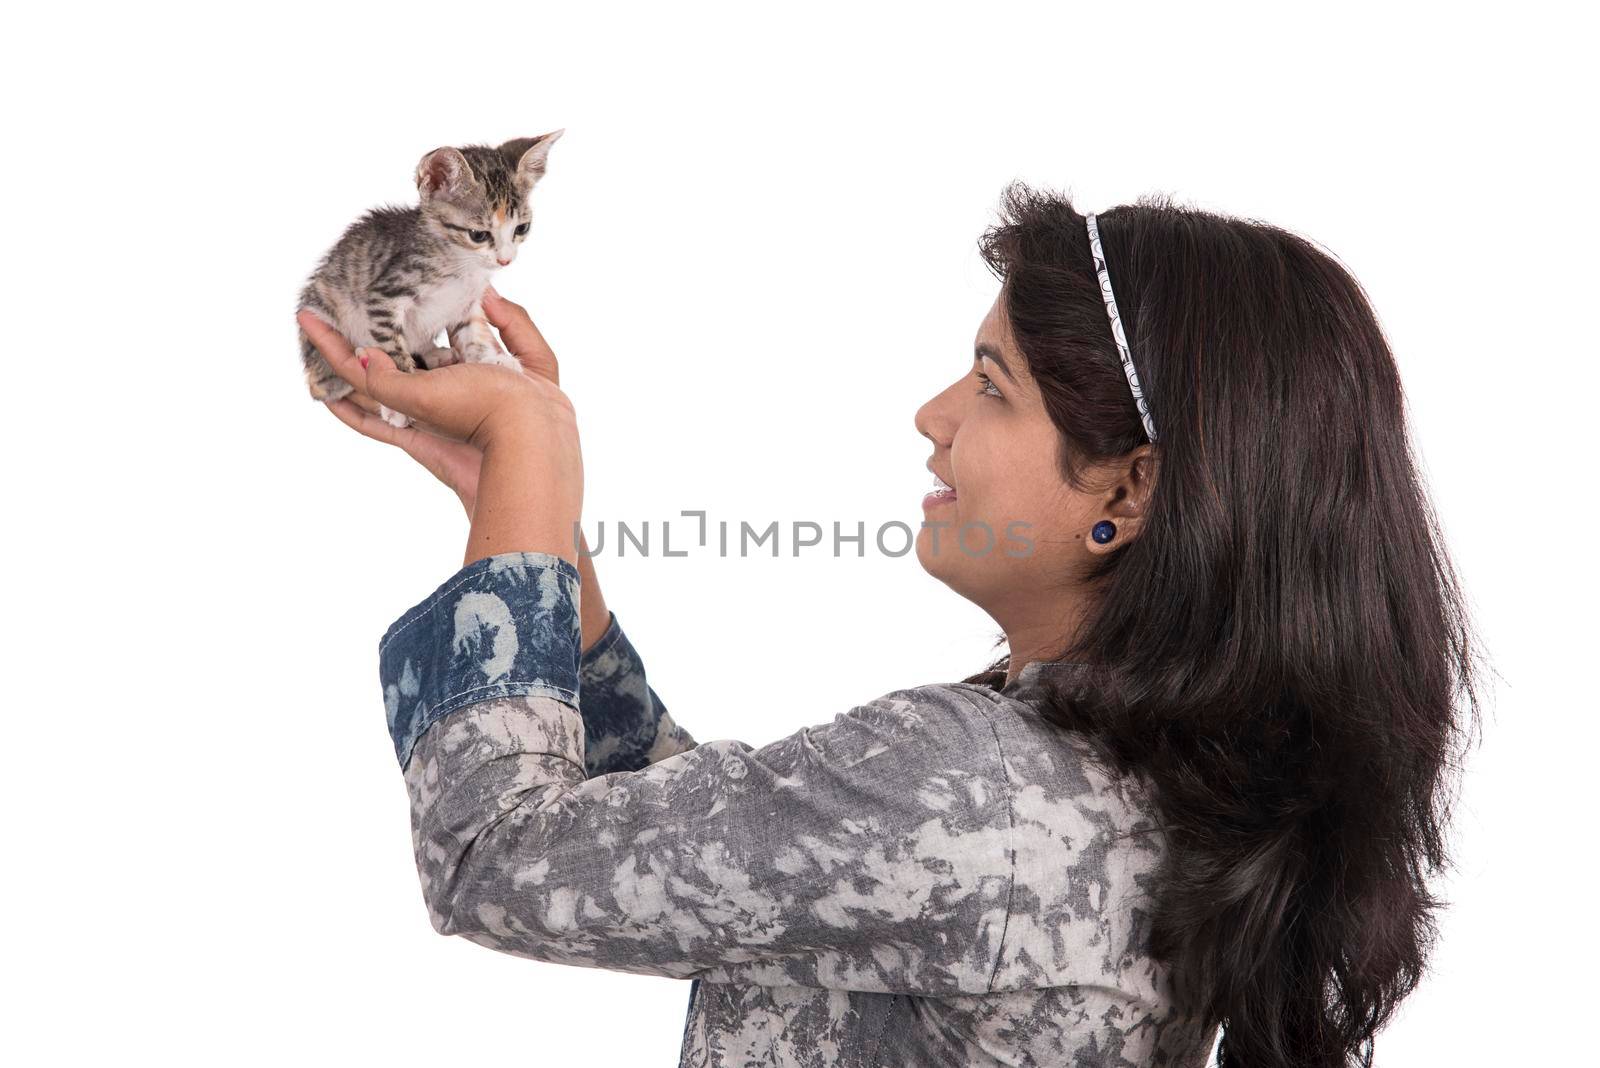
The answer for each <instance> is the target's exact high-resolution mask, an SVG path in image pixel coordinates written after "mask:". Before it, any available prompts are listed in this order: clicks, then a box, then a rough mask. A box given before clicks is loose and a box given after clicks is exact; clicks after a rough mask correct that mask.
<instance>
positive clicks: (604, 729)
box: [558, 557, 698, 778]
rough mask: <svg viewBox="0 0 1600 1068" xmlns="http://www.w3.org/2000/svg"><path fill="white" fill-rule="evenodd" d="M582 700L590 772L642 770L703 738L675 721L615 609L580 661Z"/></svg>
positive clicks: (606, 772) (587, 761) (587, 760)
mask: <svg viewBox="0 0 1600 1068" xmlns="http://www.w3.org/2000/svg"><path fill="white" fill-rule="evenodd" d="M558 559H559V557H558ZM578 700H579V711H580V712H581V713H582V715H583V733H584V766H585V770H586V771H587V772H588V774H589V776H590V777H591V778H592V777H594V776H596V775H606V774H609V773H610V772H613V771H638V770H639V769H640V768H643V767H647V766H648V765H650V764H654V763H655V762H656V761H658V760H662V759H664V758H666V757H669V756H672V755H673V754H674V753H681V752H683V751H684V750H686V749H693V748H694V747H695V745H696V744H698V743H696V742H695V740H694V738H692V737H690V735H689V732H688V731H686V730H684V729H683V728H682V727H680V726H678V724H676V723H674V722H673V720H672V716H671V714H670V713H668V712H667V706H666V705H665V704H664V703H663V702H662V700H661V698H660V696H658V695H657V694H656V692H655V690H653V689H651V688H650V683H649V681H648V680H647V679H646V677H645V673H644V663H643V662H642V661H641V660H640V659H639V654H638V652H637V651H636V650H635V649H634V647H633V644H632V643H631V642H629V641H628V636H627V635H626V634H625V633H623V630H622V625H621V624H620V623H618V622H617V614H616V613H615V612H612V613H611V617H610V623H609V625H608V626H607V627H606V632H605V633H604V634H602V635H601V636H600V638H599V640H598V641H596V642H595V643H594V645H592V646H590V647H589V648H588V649H587V650H586V651H585V652H584V654H583V657H582V659H581V661H580V662H579V665H578Z"/></svg>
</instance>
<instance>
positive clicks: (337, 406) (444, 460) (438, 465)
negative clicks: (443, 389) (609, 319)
mask: <svg viewBox="0 0 1600 1068" xmlns="http://www.w3.org/2000/svg"><path fill="white" fill-rule="evenodd" d="M483 309H484V313H485V314H486V315H487V316H488V319H489V321H490V322H491V323H492V324H494V326H495V327H496V329H498V330H499V332H500V340H501V341H502V342H503V343H504V345H505V347H506V348H507V349H508V350H509V351H510V352H511V354H512V355H513V356H515V357H516V358H517V360H518V361H520V362H521V364H522V366H523V368H524V370H525V371H526V372H527V373H528V374H530V375H533V376H536V377H539V378H544V379H548V380H549V381H550V382H552V383H557V384H559V381H560V369H559V366H558V363H557V360H556V356H555V353H554V352H553V351H551V349H550V346H549V345H548V344H547V343H546V342H545V340H544V336H543V335H542V334H541V333H540V332H539V328H538V327H537V326H535V325H534V323H533V320H532V319H531V318H529V316H528V313H527V310H526V309H524V308H523V307H522V306H521V305H520V304H516V303H513V302H512V301H509V300H506V299H505V298H504V297H502V296H500V294H499V293H497V292H495V290H494V289H493V288H490V289H489V291H488V293H487V294H486V295H485V296H484V299H483ZM301 322H302V324H303V325H304V326H305V328H306V331H307V336H309V337H310V338H311V339H312V342H313V343H314V344H316V345H317V347H318V349H319V351H322V352H323V354H324V356H325V357H326V358H327V359H328V362H329V365H330V366H332V367H334V368H335V370H338V368H339V367H340V366H341V365H340V363H339V362H337V361H338V360H340V359H344V360H345V361H346V363H345V364H344V366H346V367H349V366H351V365H350V364H349V362H348V361H349V359H350V358H351V357H354V353H353V352H351V351H350V347H349V344H348V342H346V341H345V340H344V338H342V337H340V336H339V334H337V333H336V332H334V331H333V330H331V329H330V328H328V326H327V325H326V324H324V323H323V322H322V321H321V320H320V319H315V317H311V316H306V317H303V318H302V320H301ZM319 331H320V333H319ZM325 345H326V346H327V348H325V347H324V346H325ZM328 348H332V349H333V352H332V353H331V354H330V353H329V352H328ZM356 363H357V364H359V358H357V360H356ZM437 370H444V368H438V369H437ZM425 373H427V374H432V373H433V372H432V371H429V372H425ZM341 374H342V372H341ZM344 377H345V379H346V381H348V382H350V384H351V385H352V386H353V387H354V389H353V390H352V392H351V393H349V394H348V395H346V397H345V398H344V399H342V400H338V401H334V402H332V403H330V404H329V405H328V409H329V410H330V411H332V412H333V414H334V415H335V416H336V417H337V418H338V419H339V420H340V421H341V422H342V423H344V424H345V425H346V426H348V427H350V428H351V429H352V430H355V431H356V432H357V433H359V434H361V435H363V436H365V437H369V438H372V439H373V440H374V441H381V442H383V443H385V444H388V445H393V446H395V447H396V448H399V449H400V450H401V451H402V452H404V453H405V454H406V455H408V456H410V457H411V458H412V459H413V460H415V461H417V462H418V463H419V464H421V465H422V466H423V468H424V469H426V470H427V471H428V473H429V474H431V475H433V476H434V477H435V478H437V479H438V480H439V481H440V482H443V483H444V484H445V485H446V486H448V487H449V488H450V490H451V491H452V492H453V493H455V495H456V497H457V499H458V500H460V502H461V507H462V508H463V509H464V510H465V511H466V513H467V518H468V520H470V519H471V518H472V513H473V509H474V508H476V506H477V496H478V476H479V472H480V470H481V469H482V466H483V450H482V448H480V447H479V446H477V445H475V444H473V443H472V442H470V441H459V440H456V439H455V438H453V437H450V436H448V435H446V434H444V433H442V432H441V431H440V430H439V428H437V427H435V426H432V425H430V424H428V423H426V422H416V421H414V422H413V425H411V426H407V427H400V428H396V427H394V426H392V425H390V424H389V423H387V422H385V421H384V420H383V419H381V418H379V415H378V403H379V402H378V401H377V400H375V399H373V397H372V396H371V395H369V394H368V393H366V392H364V391H363V389H362V386H363V385H364V383H365V378H364V376H363V377H362V378H361V379H360V380H359V381H357V380H353V379H352V378H351V377H350V376H344Z"/></svg>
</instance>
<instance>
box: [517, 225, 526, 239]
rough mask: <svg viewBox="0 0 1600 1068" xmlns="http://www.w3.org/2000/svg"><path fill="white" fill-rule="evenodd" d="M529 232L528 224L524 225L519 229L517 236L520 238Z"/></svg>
mask: <svg viewBox="0 0 1600 1068" xmlns="http://www.w3.org/2000/svg"><path fill="white" fill-rule="evenodd" d="M527 232H528V224H527V223H522V224H520V225H519V226H518V227H517V236H518V237H521V236H522V235H523V234H526V233H527Z"/></svg>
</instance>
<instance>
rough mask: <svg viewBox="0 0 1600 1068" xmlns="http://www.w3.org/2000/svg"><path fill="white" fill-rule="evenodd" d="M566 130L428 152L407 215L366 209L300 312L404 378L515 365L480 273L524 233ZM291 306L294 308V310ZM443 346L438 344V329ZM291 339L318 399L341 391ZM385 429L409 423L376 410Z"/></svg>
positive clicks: (317, 359)
mask: <svg viewBox="0 0 1600 1068" xmlns="http://www.w3.org/2000/svg"><path fill="white" fill-rule="evenodd" d="M565 132H566V131H565V130H556V131H554V132H553V133H547V134H540V135H539V136H538V137H522V138H518V139H517V140H515V141H507V142H506V143H505V144H503V145H501V146H499V147H498V148H491V147H489V146H487V145H467V146H464V147H462V148H436V149H434V150H433V151H432V152H429V153H428V154H427V155H426V156H423V157H422V161H421V162H420V163H418V164H417V174H416V181H417V191H418V192H419V193H420V194H421V199H422V202H421V204H420V205H419V206H417V207H414V208H397V207H382V208H375V209H373V210H372V211H369V212H368V213H367V214H365V215H363V216H362V217H361V218H360V219H357V220H356V221H355V222H354V223H352V224H351V225H350V228H349V229H347V230H346V231H345V232H344V235H343V236H341V237H340V238H339V240H338V241H337V242H336V243H335V244H334V246H333V248H331V249H330V250H328V253H327V255H325V256H324V257H323V258H322V262H321V263H320V264H318V265H317V269H316V270H315V271H314V272H313V273H312V275H311V278H310V280H309V281H308V282H307V283H306V287H305V289H304V290H302V291H301V293H300V308H302V309H308V310H310V311H311V312H313V313H314V314H316V316H317V317H318V318H320V319H322V320H323V321H325V322H326V323H328V324H329V325H330V326H332V327H333V328H334V329H335V330H337V331H338V332H339V333H341V334H343V335H344V336H345V337H346V338H347V339H348V340H349V341H350V344H351V346H352V347H354V348H363V347H367V346H371V347H374V348H380V349H382V350H383V351H384V352H387V353H388V354H389V356H390V358H392V359H393V360H394V362H395V366H397V367H399V368H400V370H402V371H413V370H415V369H416V367H417V365H418V363H420V364H421V365H422V366H423V367H424V368H427V369H429V370H431V369H433V368H435V367H442V366H445V365H447V364H452V363H462V362H467V363H499V364H504V365H505V366H507V367H520V366H521V365H520V364H519V363H518V362H517V359H516V357H514V356H511V355H508V354H507V353H505V352H503V351H502V350H501V348H500V344H499V342H498V341H496V340H495V336H494V332H493V330H492V328H491V327H490V325H489V321H488V320H487V319H486V318H484V314H483V307H482V304H481V301H482V299H483V292H484V289H485V288H486V287H487V286H488V284H489V276H490V275H491V274H493V273H494V272H495V271H496V270H497V269H499V268H501V267H504V266H506V265H507V264H508V263H510V262H511V261H512V260H513V259H515V258H516V255H517V246H518V245H519V244H521V243H522V240H523V238H525V237H526V236H527V234H528V227H529V224H530V222H531V221H532V210H531V209H530V208H529V205H528V194H529V193H530V192H532V190H533V187H534V184H535V183H536V182H538V181H539V179H540V178H542V177H544V171H545V159H546V157H547V156H549V154H550V146H551V145H553V144H555V142H556V139H557V138H558V137H560V136H561V135H562V134H563V133H565ZM297 310H298V309H297ZM441 330H442V331H445V332H447V333H448V335H449V339H450V345H449V347H448V348H444V347H440V346H438V345H436V341H437V340H438V337H439V332H440V331H441ZM299 334H300V360H301V363H303V364H304V366H305V376H306V385H307V386H309V387H310V389H311V396H312V398H313V399H315V400H319V401H324V402H327V401H335V400H338V399H339V398H340V397H343V396H345V395H346V394H347V393H349V392H350V389H351V387H350V384H349V383H348V382H346V381H345V380H344V379H342V378H340V377H339V376H338V374H336V373H335V372H334V370H333V368H332V367H330V366H329V365H328V362H327V361H326V360H325V359H323V358H322V354H321V353H320V352H318V351H317V349H316V346H314V345H312V344H311V341H310V339H309V338H307V337H306V333H305V331H304V330H300V331H299ZM380 414H381V415H382V416H383V418H384V420H385V421H387V422H388V423H390V424H391V425H393V426H397V427H403V426H405V425H407V423H408V422H409V420H408V419H407V418H406V417H405V416H404V415H402V414H401V413H400V412H396V411H394V410H393V409H391V408H388V407H387V406H382V405H380Z"/></svg>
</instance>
